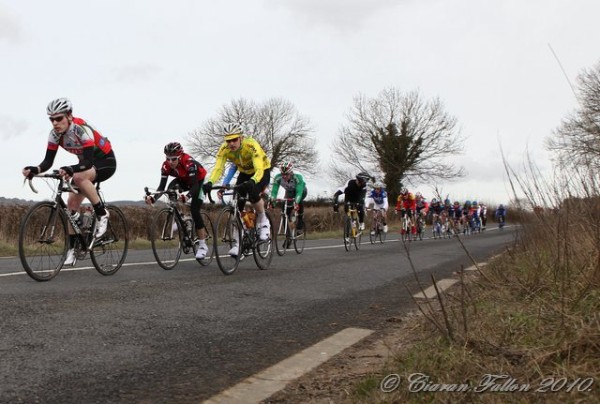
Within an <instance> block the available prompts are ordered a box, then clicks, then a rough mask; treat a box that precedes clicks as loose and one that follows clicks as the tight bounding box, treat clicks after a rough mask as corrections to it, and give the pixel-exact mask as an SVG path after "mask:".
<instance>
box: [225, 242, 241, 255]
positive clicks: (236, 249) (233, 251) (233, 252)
mask: <svg viewBox="0 0 600 404" xmlns="http://www.w3.org/2000/svg"><path fill="white" fill-rule="evenodd" d="M239 253H240V245H239V244H238V243H233V246H232V247H231V249H230V250H229V251H228V252H227V254H229V255H231V256H232V257H237V256H238V255H239Z"/></svg>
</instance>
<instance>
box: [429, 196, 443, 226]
mask: <svg viewBox="0 0 600 404" xmlns="http://www.w3.org/2000/svg"><path fill="white" fill-rule="evenodd" d="M429 212H430V213H431V223H432V224H433V226H434V230H435V226H436V223H437V222H438V220H439V221H440V226H441V225H443V223H444V222H443V212H444V206H443V205H442V204H441V203H440V201H439V199H437V198H431V203H430V204H429Z"/></svg>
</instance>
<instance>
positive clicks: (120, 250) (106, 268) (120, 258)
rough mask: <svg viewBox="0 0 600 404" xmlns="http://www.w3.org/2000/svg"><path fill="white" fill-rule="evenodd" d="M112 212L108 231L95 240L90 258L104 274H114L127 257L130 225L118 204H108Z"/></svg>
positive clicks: (108, 209) (107, 206)
mask: <svg viewBox="0 0 600 404" xmlns="http://www.w3.org/2000/svg"><path fill="white" fill-rule="evenodd" d="M105 208H106V210H107V211H109V212H110V217H109V219H108V226H107V228H106V233H104V235H102V237H100V238H99V239H98V240H94V244H93V247H92V249H91V251H90V258H91V259H92V263H93V264H94V268H96V271H98V272H99V273H100V274H102V275H104V276H109V275H114V274H115V273H116V272H117V271H118V270H119V269H120V268H121V266H123V263H124V262H125V258H127V249H128V248H129V226H128V224H127V219H126V218H125V214H124V213H123V211H121V209H119V208H118V207H117V206H113V205H106V207H105Z"/></svg>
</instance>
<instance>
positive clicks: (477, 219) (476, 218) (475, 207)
mask: <svg viewBox="0 0 600 404" xmlns="http://www.w3.org/2000/svg"><path fill="white" fill-rule="evenodd" d="M470 217H471V224H472V226H471V229H473V230H475V229H481V206H479V202H477V201H476V200H475V201H473V203H471V212H470Z"/></svg>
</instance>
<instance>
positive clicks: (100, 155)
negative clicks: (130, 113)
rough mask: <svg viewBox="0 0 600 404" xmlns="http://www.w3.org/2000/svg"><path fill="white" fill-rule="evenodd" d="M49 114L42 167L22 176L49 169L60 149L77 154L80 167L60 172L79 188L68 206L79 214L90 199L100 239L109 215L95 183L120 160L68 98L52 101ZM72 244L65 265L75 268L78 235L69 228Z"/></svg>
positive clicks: (104, 176)
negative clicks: (75, 112)
mask: <svg viewBox="0 0 600 404" xmlns="http://www.w3.org/2000/svg"><path fill="white" fill-rule="evenodd" d="M46 112H47V114H48V115H49V118H50V122H51V123H52V130H51V131H50V135H49V136H48V146H47V148H46V156H45V157H44V160H43V161H42V162H41V163H40V164H39V165H37V166H27V167H25V168H24V169H23V175H24V176H25V177H28V178H31V177H32V176H33V175H36V174H39V173H43V172H45V171H47V170H48V169H50V167H52V164H53V163H54V159H55V157H56V153H57V151H58V148H59V146H60V147H62V148H63V149H65V150H66V151H68V152H69V153H71V154H75V155H76V156H77V158H78V159H79V162H78V163H77V164H74V165H70V166H63V167H61V168H60V169H59V170H58V171H59V174H60V175H61V176H62V177H63V178H64V179H65V180H69V179H72V183H73V184H74V186H75V187H76V188H78V189H79V193H77V194H76V193H69V197H68V199H67V206H68V208H69V209H70V210H71V214H73V215H78V214H79V208H80V206H81V203H82V202H83V199H84V198H87V199H88V200H89V201H90V203H91V204H92V206H93V207H94V212H95V213H96V217H97V219H98V222H97V226H96V233H95V234H94V236H95V237H96V238H100V237H102V235H104V233H105V232H106V227H107V225H108V216H109V213H108V210H106V209H105V208H104V204H103V203H102V201H101V200H100V196H99V195H98V191H96V187H95V185H94V184H96V183H98V182H103V181H106V180H107V179H109V178H110V177H112V175H113V174H114V173H115V171H116V169H117V160H116V158H115V154H114V152H113V150H112V145H111V144H110V142H109V141H108V139H107V138H105V137H104V136H102V135H101V134H100V132H98V131H97V130H96V129H95V128H94V127H93V126H92V125H90V124H89V123H87V122H86V121H85V120H83V119H81V118H76V117H74V116H73V105H72V104H71V101H70V100H69V99H68V98H57V99H55V100H53V101H50V103H49V104H48V107H47V108H46ZM69 243H70V247H71V248H70V249H69V251H68V253H67V258H66V260H65V263H64V264H65V265H74V264H75V262H76V257H75V250H74V249H73V246H74V244H75V234H74V231H73V229H72V228H71V226H69Z"/></svg>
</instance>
